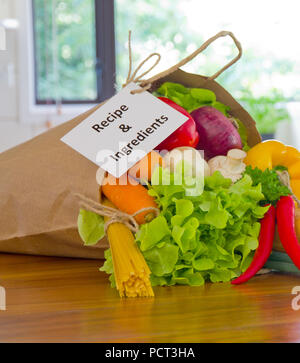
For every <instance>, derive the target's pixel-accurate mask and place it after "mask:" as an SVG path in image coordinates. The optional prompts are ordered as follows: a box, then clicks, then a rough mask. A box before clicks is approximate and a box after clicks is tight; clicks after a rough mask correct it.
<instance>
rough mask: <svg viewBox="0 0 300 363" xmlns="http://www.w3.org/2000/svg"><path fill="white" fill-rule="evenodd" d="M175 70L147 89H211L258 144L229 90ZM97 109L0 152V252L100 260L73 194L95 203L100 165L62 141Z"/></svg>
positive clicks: (104, 243) (251, 125) (99, 250)
mask: <svg viewBox="0 0 300 363" xmlns="http://www.w3.org/2000/svg"><path fill="white" fill-rule="evenodd" d="M227 33H228V32H227ZM225 35H228V34H225ZM221 36H224V35H221ZM214 38H215V39H216V37H214ZM206 43H207V42H206ZM206 43H205V44H204V45H206ZM209 44H210V43H209ZM206 46H207V45H206ZM203 47H204V46H202V48H203ZM199 49H201V48H199ZM204 49H205V47H204ZM231 63H232V62H231ZM226 67H227V66H226ZM226 67H224V68H226ZM177 68H178V67H175V68H174V67H172V72H171V73H170V72H169V74H168V75H163V77H160V76H159V77H156V79H155V81H153V82H152V81H151V84H152V88H151V90H155V89H156V88H157V87H158V86H159V85H160V84H162V83H163V82H165V81H170V82H177V83H181V84H183V85H185V86H187V87H202V88H207V89H210V90H212V91H213V92H215V94H216V96H217V100H218V101H220V102H222V103H224V104H226V105H228V106H229V107H230V109H231V111H230V112H231V114H232V116H234V117H237V118H238V119H240V120H241V121H242V122H243V123H244V125H245V126H246V128H247V130H248V142H249V145H250V146H253V145H255V144H256V143H258V142H260V140H261V139H260V135H259V133H258V132H257V130H256V127H255V122H254V121H253V119H252V118H251V117H250V115H249V114H248V113H247V112H246V111H245V110H244V109H243V108H242V106H241V105H240V104H239V103H238V102H237V101H236V100H235V99H234V98H233V97H232V96H231V95H230V93H228V92H227V91H226V90H225V89H224V88H223V87H221V86H220V85H219V84H218V83H217V82H215V81H214V80H212V79H209V78H207V77H203V76H199V75H195V74H190V73H186V72H183V71H182V70H180V69H177ZM164 73H165V72H164ZM150 80H151V79H150ZM98 107H101V105H99V106H96V107H95V108H93V109H92V110H90V111H88V112H86V113H84V114H82V115H80V116H78V117H76V118H75V119H73V120H71V121H69V122H66V123H64V124H62V125H60V126H58V127H56V128H54V129H52V130H50V131H48V132H46V133H44V134H42V135H39V136H37V137H36V138H34V139H32V140H30V141H28V142H26V143H25V144H22V145H19V146H17V147H15V148H13V149H11V150H8V151H6V152H4V153H2V154H0V252H10V253H22V254H33V255H46V256H66V257H82V258H95V259H97V258H103V251H104V249H105V248H107V241H106V240H105V239H104V240H102V241H100V242H99V243H98V244H97V245H96V246H92V247H84V246H83V242H82V241H81V239H80V237H79V234H78V232H77V216H78V212H79V205H78V200H77V199H76V197H75V196H74V193H80V194H83V195H85V196H87V197H89V198H92V199H94V200H95V201H98V198H99V194H98V185H97V183H96V178H95V176H96V170H97V168H98V167H97V165H95V164H93V163H92V162H91V161H89V160H88V159H86V158H84V157H83V156H82V155H80V154H79V153H77V152H76V151H74V150H73V149H71V148H70V147H68V146H67V145H66V144H64V143H63V142H62V141H60V139H61V138H62V137H63V136H64V135H65V134H66V133H68V132H69V131H70V130H71V129H72V128H74V127H75V126H77V125H78V124H79V123H80V122H81V121H83V120H84V119H85V118H86V117H88V116H89V115H90V114H91V113H92V112H94V111H95V110H96V109H97V108H98Z"/></svg>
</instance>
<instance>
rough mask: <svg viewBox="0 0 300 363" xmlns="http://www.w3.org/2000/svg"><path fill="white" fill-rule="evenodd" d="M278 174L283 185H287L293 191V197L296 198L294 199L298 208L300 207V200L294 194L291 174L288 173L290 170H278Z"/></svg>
mask: <svg viewBox="0 0 300 363" xmlns="http://www.w3.org/2000/svg"><path fill="white" fill-rule="evenodd" d="M276 174H277V175H278V177H279V180H280V181H281V183H282V184H283V185H285V186H286V187H287V188H288V189H289V190H290V192H291V193H292V198H293V199H294V201H295V202H296V203H297V206H298V208H300V200H299V199H298V198H297V197H296V195H295V194H294V192H293V190H292V187H291V182H290V180H291V179H290V174H289V173H288V171H286V170H283V171H276Z"/></svg>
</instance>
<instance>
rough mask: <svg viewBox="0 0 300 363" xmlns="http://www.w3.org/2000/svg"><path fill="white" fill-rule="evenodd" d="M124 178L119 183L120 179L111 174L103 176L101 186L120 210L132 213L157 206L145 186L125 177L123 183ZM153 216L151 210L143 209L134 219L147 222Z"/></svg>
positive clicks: (140, 222) (103, 191) (107, 196)
mask: <svg viewBox="0 0 300 363" xmlns="http://www.w3.org/2000/svg"><path fill="white" fill-rule="evenodd" d="M123 182H124V178H122V182H121V183H120V179H116V178H115V177H113V176H112V175H108V176H107V177H106V178H105V181H104V184H103V185H102V187H101V190H102V193H103V194H104V195H105V196H106V198H107V199H108V200H110V201H111V202H112V203H113V204H114V205H115V206H116V207H117V208H118V209H119V210H121V211H122V212H125V213H128V214H133V213H136V212H137V211H139V210H141V209H143V208H147V207H153V208H158V207H157V204H156V203H155V201H154V198H153V197H151V196H150V195H149V194H148V191H147V189H146V188H145V187H143V186H142V185H140V184H137V183H136V181H135V180H134V179H132V178H131V177H129V176H128V177H127V184H126V185H123V184H124V183H123ZM154 217H155V213H154V212H153V211H151V210H150V211H145V212H142V213H139V214H138V215H137V216H136V217H135V220H136V221H137V222H138V223H139V224H142V223H146V222H149V221H150V220H151V219H153V218H154Z"/></svg>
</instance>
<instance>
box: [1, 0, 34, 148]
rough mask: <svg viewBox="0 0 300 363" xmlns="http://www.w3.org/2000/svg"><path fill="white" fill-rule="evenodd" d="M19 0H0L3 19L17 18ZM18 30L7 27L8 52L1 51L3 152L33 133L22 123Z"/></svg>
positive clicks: (28, 126)
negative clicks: (19, 105) (20, 114)
mask: <svg viewBox="0 0 300 363" xmlns="http://www.w3.org/2000/svg"><path fill="white" fill-rule="evenodd" d="M18 1H23V0H0V21H2V20H3V19H7V18H16V8H15V6H16V5H17V2H18ZM18 87H19V84H18V29H6V51H0V152H2V151H4V150H6V149H9V148H11V147H13V146H15V145H17V144H19V143H21V142H24V141H26V140H28V139H30V138H31V137H32V136H33V133H32V128H31V126H30V125H21V124H20V123H19V107H18Z"/></svg>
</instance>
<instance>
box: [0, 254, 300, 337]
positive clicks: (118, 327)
mask: <svg viewBox="0 0 300 363" xmlns="http://www.w3.org/2000/svg"><path fill="white" fill-rule="evenodd" d="M101 264H102V262H101V261H95V260H75V259H64V258H50V257H33V256H19V255H6V254H2V255H0V285H1V286H2V287H4V288H5V290H6V311H0V326H1V329H0V342H300V310H294V309H293V308H292V300H293V299H294V298H295V297H296V295H292V293H291V292H292V289H293V288H294V287H295V286H300V277H299V276H298V277H297V276H293V275H283V274H274V273H272V274H267V275H262V276H256V277H255V278H253V279H252V280H251V281H250V282H249V283H247V284H245V285H242V286H232V285H230V284H228V283H226V284H207V285H206V286H204V287H187V286H176V287H166V288H162V287H157V288H154V291H155V294H156V298H154V299H152V298H146V299H145V298H144V299H123V300H121V299H119V297H118V294H117V292H116V290H114V289H111V288H110V286H109V283H108V280H107V276H106V275H105V274H104V273H102V272H99V271H98V267H100V266H101ZM2 290H3V289H2ZM299 291H300V288H299ZM299 293H300V292H299ZM298 304H299V305H300V301H299V302H298ZM0 305H1V302H0Z"/></svg>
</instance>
